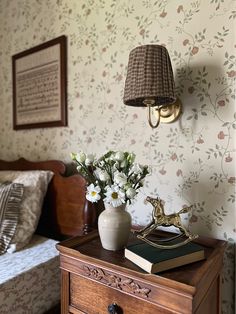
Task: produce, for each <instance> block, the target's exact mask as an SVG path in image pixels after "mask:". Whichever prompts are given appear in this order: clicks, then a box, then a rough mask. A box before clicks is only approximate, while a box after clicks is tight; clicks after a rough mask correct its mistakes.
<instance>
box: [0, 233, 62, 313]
mask: <svg viewBox="0 0 236 314" xmlns="http://www.w3.org/2000/svg"><path fill="white" fill-rule="evenodd" d="M56 243H57V241H54V240H52V239H47V238H44V237H41V236H38V235H34V236H33V238H32V240H31V242H30V244H29V245H27V247H25V248H24V249H23V250H21V251H19V252H15V253H13V254H11V253H5V254H3V255H1V256H0V313H1V314H10V313H12V314H13V313H14V314H41V313H44V312H45V311H47V310H48V309H50V308H51V307H53V306H54V305H56V304H58V303H59V300H60V268H59V252H58V251H57V249H56V247H55V245H56Z"/></svg>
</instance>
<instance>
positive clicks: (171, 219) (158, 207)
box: [137, 196, 198, 249]
mask: <svg viewBox="0 0 236 314" xmlns="http://www.w3.org/2000/svg"><path fill="white" fill-rule="evenodd" d="M146 200H147V201H148V202H149V203H151V204H152V206H153V212H152V220H151V222H150V223H149V224H148V225H147V226H146V227H144V228H143V229H141V230H139V231H137V233H138V235H137V237H138V238H139V239H141V240H143V241H145V242H147V243H149V244H151V245H152V246H155V247H158V248H164V249H170V248H176V247H179V246H181V245H184V244H186V243H188V242H190V241H192V240H194V239H196V238H197V237H198V236H197V235H194V234H192V233H190V232H189V231H188V230H187V229H186V228H185V227H184V226H183V225H182V224H181V218H180V215H181V214H184V213H188V212H189V211H190V210H191V208H192V206H189V207H184V208H183V209H181V210H180V211H179V212H178V213H174V214H170V215H166V214H165V211H164V207H163V203H162V200H161V199H160V198H158V197H157V198H152V197H150V196H148V197H147V198H146ZM159 226H162V227H170V226H174V227H176V228H178V229H179V230H180V231H181V233H180V234H178V235H177V236H174V237H172V238H168V239H162V240H159V242H169V241H173V240H176V239H177V238H180V237H182V236H185V237H186V239H185V240H184V241H182V242H178V243H174V244H168V245H164V244H157V243H154V242H152V241H151V240H149V239H148V238H147V236H148V235H149V234H150V233H151V232H152V231H153V230H155V229H156V228H157V227H159Z"/></svg>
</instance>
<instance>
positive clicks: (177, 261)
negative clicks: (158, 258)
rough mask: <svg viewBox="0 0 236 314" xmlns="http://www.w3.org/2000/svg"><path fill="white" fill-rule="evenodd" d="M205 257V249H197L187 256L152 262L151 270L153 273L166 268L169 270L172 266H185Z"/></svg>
mask: <svg viewBox="0 0 236 314" xmlns="http://www.w3.org/2000/svg"><path fill="white" fill-rule="evenodd" d="M204 258H205V253H204V250H202V251H197V252H194V253H190V254H188V255H185V256H179V257H175V258H172V259H169V260H166V261H163V262H161V263H157V264H152V268H151V270H150V272H151V273H157V272H161V271H164V270H169V269H172V268H176V267H180V266H184V265H187V264H191V263H194V262H198V261H200V260H203V259H204Z"/></svg>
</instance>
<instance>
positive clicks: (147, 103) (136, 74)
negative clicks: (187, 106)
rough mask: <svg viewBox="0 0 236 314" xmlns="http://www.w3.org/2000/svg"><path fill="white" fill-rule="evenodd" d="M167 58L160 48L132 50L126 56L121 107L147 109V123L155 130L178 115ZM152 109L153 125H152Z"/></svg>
mask: <svg viewBox="0 0 236 314" xmlns="http://www.w3.org/2000/svg"><path fill="white" fill-rule="evenodd" d="M174 86H175V85H174V76H173V71H172V66H171V61H170V57H169V54H168V51H167V49H166V48H165V47H163V46H161V45H144V46H138V47H136V48H134V49H133V50H132V51H131V52H130V55H129V62H128V70H127V77H126V81H125V90H124V99H123V100H124V104H125V105H128V106H136V107H147V108H148V122H149V124H150V126H151V127H152V128H156V127H157V126H158V125H159V123H160V122H163V123H170V122H174V121H175V120H176V119H177V118H178V117H179V115H180V113H181V102H180V100H179V99H176V97H175V91H174ZM152 108H153V111H154V112H153V113H154V116H155V118H156V123H155V124H153V122H152Z"/></svg>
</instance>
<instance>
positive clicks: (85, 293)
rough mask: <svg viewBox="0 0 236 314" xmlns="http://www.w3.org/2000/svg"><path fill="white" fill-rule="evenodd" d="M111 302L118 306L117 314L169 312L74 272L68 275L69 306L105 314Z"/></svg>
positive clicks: (158, 313) (162, 313)
mask: <svg viewBox="0 0 236 314" xmlns="http://www.w3.org/2000/svg"><path fill="white" fill-rule="evenodd" d="M113 303H115V304H117V306H118V307H119V310H118V314H133V313H142V314H150V313H155V314H169V313H171V312H169V311H168V310H165V309H162V308H159V307H157V306H156V305H153V304H151V303H149V302H147V301H143V300H140V299H138V298H135V297H132V296H130V295H128V294H126V293H124V292H122V291H119V290H116V289H113V288H111V287H107V286H105V285H103V284H101V283H98V282H96V281H92V280H89V279H87V278H83V277H82V276H78V275H74V274H71V275H70V306H72V307H74V308H76V309H78V310H80V311H81V312H82V313H86V314H105V313H109V312H108V306H109V305H111V304H113Z"/></svg>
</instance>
